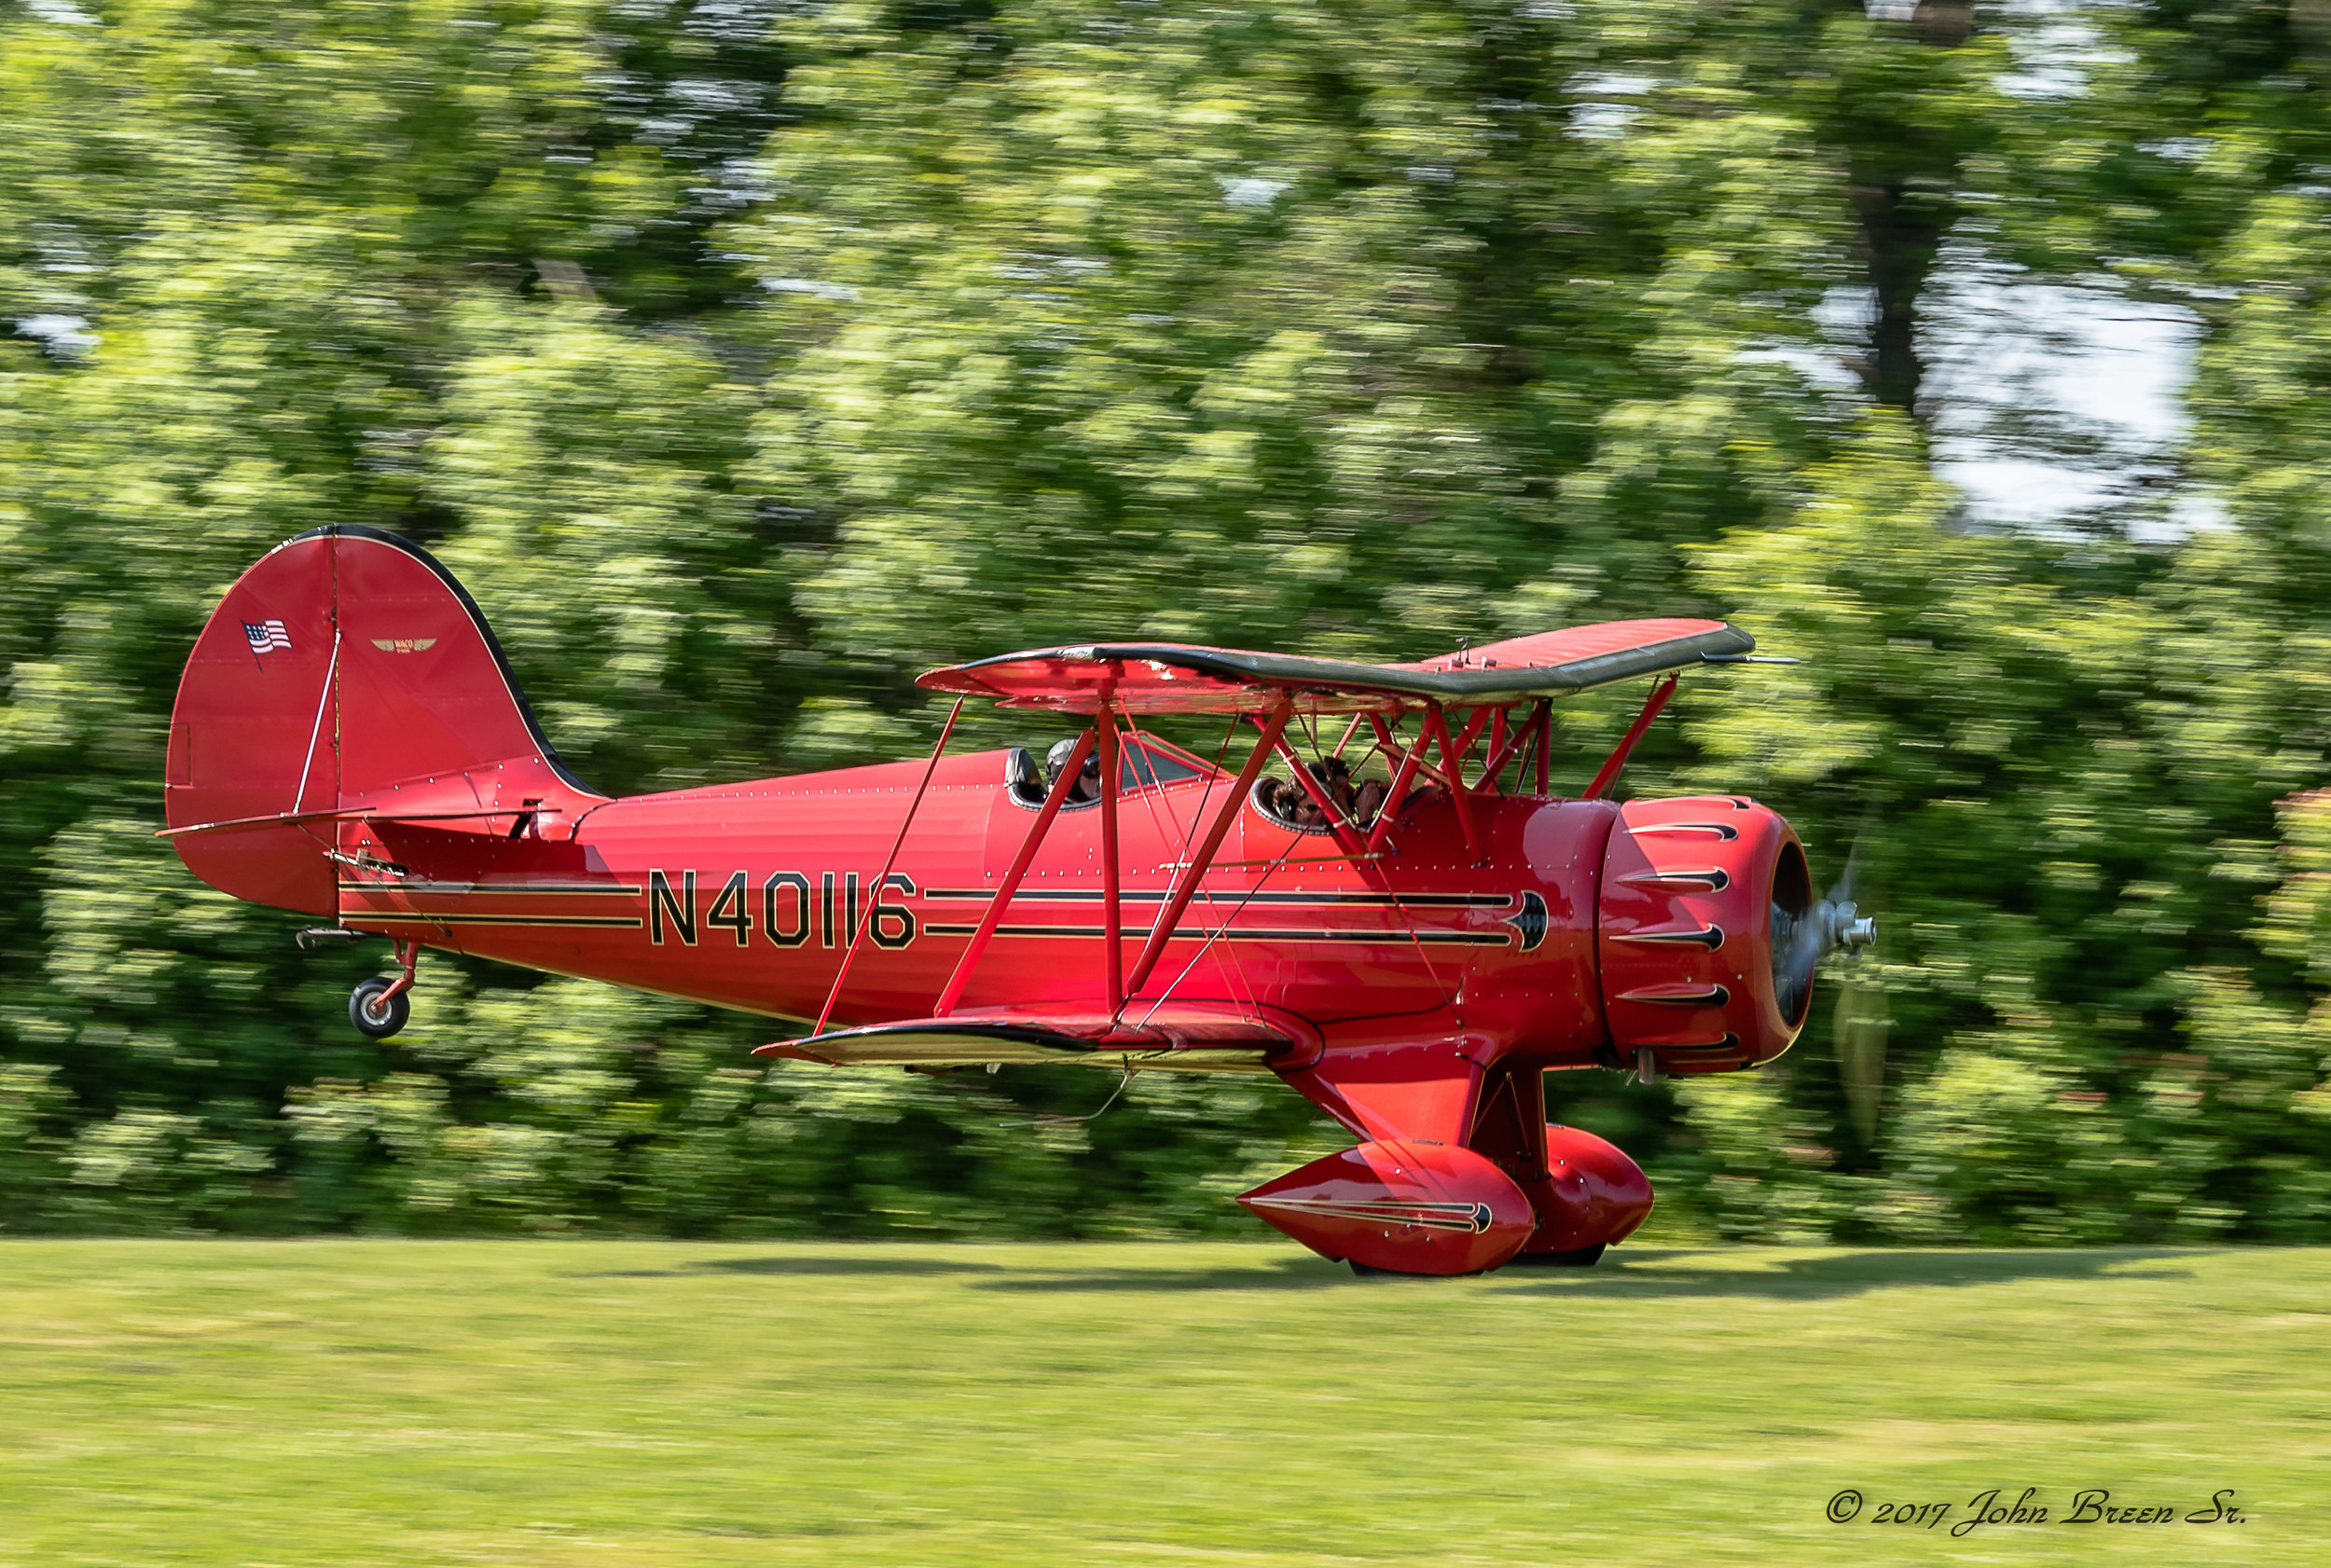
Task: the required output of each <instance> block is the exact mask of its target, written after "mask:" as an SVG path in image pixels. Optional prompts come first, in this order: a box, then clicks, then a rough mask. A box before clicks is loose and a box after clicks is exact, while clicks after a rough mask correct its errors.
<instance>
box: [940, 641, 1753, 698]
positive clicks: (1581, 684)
mask: <svg viewBox="0 0 2331 1568" xmlns="http://www.w3.org/2000/svg"><path fill="white" fill-rule="evenodd" d="M1756 645H1757V640H1756V639H1755V638H1753V637H1751V636H1749V635H1748V634H1747V633H1746V632H1745V631H1742V630H1741V629H1740V628H1739V627H1738V626H1731V625H1728V624H1727V623H1725V622H1722V621H1687V620H1661V621H1608V622H1605V623H1603V624H1602V625H1599V626H1571V627H1569V628H1567V629H1566V630H1563V631H1551V632H1541V633H1539V634H1538V635H1537V636H1535V637H1519V638H1515V639H1513V640H1510V641H1506V642H1493V643H1490V644H1488V645H1487V646H1485V647H1481V648H1474V649H1469V650H1467V651H1466V652H1464V653H1447V654H1443V655H1441V657H1439V658H1435V659H1426V660H1422V661H1420V662H1418V663H1415V664H1398V665H1370V664H1358V663H1354V662H1352V661H1350V660H1345V659H1309V658H1300V657H1296V656H1293V655H1290V654H1286V653H1250V652H1248V651H1246V650H1244V649H1238V648H1201V647H1196V646H1193V645H1191V644H1188V643H1179V642H1100V643H1093V644H1090V645H1088V646H1084V647H1078V648H1039V649H1033V650H1030V651H1028V652H1026V653H1004V654H1001V655H1000V656H998V657H995V658H991V659H976V660H973V661H972V663H970V664H962V665H950V666H948V667H945V668H944V669H934V670H931V672H930V673H929V674H927V675H925V676H923V677H922V678H921V679H920V680H919V681H917V682H916V683H917V685H920V686H923V687H925V688H927V689H929V690H931V691H935V692H959V693H962V694H965V695H971V696H987V697H994V698H996V699H997V700H998V701H1000V703H1001V704H1002V705H1003V706H1004V707H1006V708H1054V709H1056V710H1058V711H1061V712H1065V713H1091V712H1093V711H1095V710H1096V709H1097V708H1098V706H1099V704H1100V700H1101V695H1102V693H1103V691H1104V690H1106V691H1107V692H1108V693H1109V700H1110V704H1111V705H1112V706H1113V707H1114V708H1117V709H1118V710H1119V711H1121V712H1126V713H1239V712H1248V711H1254V710H1259V709H1262V708H1271V707H1274V706H1276V704H1277V702H1278V701H1279V699H1280V698H1281V697H1282V696H1286V697H1291V698H1293V699H1294V701H1295V704H1296V706H1297V707H1298V708H1302V709H1303V711H1305V712H1312V713H1364V712H1371V711H1383V710H1386V709H1390V708H1400V707H1401V706H1403V705H1406V704H1410V703H1415V702H1419V701H1425V700H1432V701H1439V702H1445V703H1465V704H1472V705H1480V704H1485V703H1486V704H1500V703H1510V702H1520V701H1524V700H1526V699H1528V698H1531V697H1541V696H1563V695H1568V694H1570V693H1572V692H1583V691H1587V690H1589V689H1590V688H1593V687H1595V686H1605V685H1608V684H1610V683H1611V682H1612V681H1625V680H1629V679H1631V678H1633V677H1635V676H1638V675H1656V674H1658V673H1659V672H1660V671H1662V670H1669V669H1680V668H1683V667H1685V666H1688V665H1696V664H1700V663H1702V662H1703V661H1704V660H1706V659H1709V658H1721V657H1725V656H1732V655H1738V654H1742V653H1748V652H1749V651H1750V650H1752V649H1754V648H1755V647H1756Z"/></svg>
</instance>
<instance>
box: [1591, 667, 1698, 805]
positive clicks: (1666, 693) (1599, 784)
mask: <svg viewBox="0 0 2331 1568" xmlns="http://www.w3.org/2000/svg"><path fill="white" fill-rule="evenodd" d="M1674 695H1676V678H1675V677H1674V676H1672V675H1671V676H1669V677H1668V678H1667V679H1666V680H1664V681H1661V682H1660V683H1659V684H1658V685H1656V686H1654V687H1652V688H1651V695H1649V696H1648V697H1645V698H1644V699H1643V711H1642V712H1640V713H1638V714H1636V715H1635V716H1634V723H1632V724H1629V725H1628V726H1627V733H1626V734H1625V735H1623V736H1621V737H1620V740H1619V744H1618V746H1617V747H1615V748H1614V749H1613V750H1612V751H1611V754H1610V755H1609V756H1608V757H1607V758H1606V759H1605V760H1604V762H1603V765H1602V766H1601V767H1600V768H1598V769H1596V770H1595V774H1594V782H1593V783H1592V784H1589V785H1588V786H1587V787H1586V793H1585V794H1583V795H1580V796H1579V799H1580V800H1589V801H1591V800H1600V799H1602V796H1603V791H1606V790H1607V789H1609V788H1610V787H1611V786H1612V785H1613V784H1616V783H1618V782H1619V770H1620V769H1621V768H1622V767H1625V766H1626V765H1627V757H1628V755H1629V754H1630V753H1631V752H1633V751H1634V743H1635V742H1636V741H1638V740H1641V739H1642V738H1643V732H1644V731H1645V730H1648V729H1649V728H1650V727H1651V721H1652V720H1654V719H1656V718H1658V717H1659V716H1660V709H1661V708H1665V707H1666V706H1667V699H1668V698H1669V697H1672V696H1674Z"/></svg>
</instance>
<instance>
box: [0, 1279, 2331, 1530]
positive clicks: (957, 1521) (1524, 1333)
mask: <svg viewBox="0 0 2331 1568" xmlns="http://www.w3.org/2000/svg"><path fill="white" fill-rule="evenodd" d="M2327 1297H2331V1251H2324V1250H2305V1251H2302V1250H2286V1251H2284V1250H2278V1251H2238V1250H2178V1251H2170V1250H2141V1251H2140V1250H2115V1251H2083V1252H2045V1251H2031V1252H1897V1251H1884V1252H1878V1251H1860V1252H1857V1251H1849V1250H1839V1249H1761V1248H1759V1249H1706V1250H1673V1249H1670V1250H1659V1249H1648V1248H1647V1249H1641V1250H1636V1249H1626V1248H1622V1249H1620V1250H1619V1251H1616V1252H1614V1253H1613V1254H1612V1255H1611V1256H1610V1257H1609V1258H1608V1259H1606V1260H1605V1262H1604V1264H1603V1266H1602V1267H1600V1268H1598V1269H1595V1270H1593V1271H1589V1272H1570V1271H1560V1272H1519V1271H1510V1272H1506V1273H1502V1274H1497V1275H1493V1276H1491V1277H1489V1278H1486V1279H1477V1280H1452V1281H1409V1280H1390V1281H1358V1280H1354V1279H1352V1278H1351V1277H1350V1276H1349V1275H1348V1274H1346V1273H1345V1272H1343V1271H1342V1270H1340V1269H1337V1268H1334V1267H1332V1266H1331V1265H1329V1264H1326V1263H1323V1262H1320V1261H1318V1260H1317V1259H1312V1258H1310V1257H1309V1256H1308V1255H1306V1254H1303V1253H1300V1252H1298V1251H1296V1250H1295V1249H1293V1248H1292V1247H1290V1246H1284V1245H1106V1246H1104V1245H1092V1246H1075V1245H1067V1246H1036V1245H1012V1246H993V1247H977V1246H939V1245H930V1246H919V1245H865V1246H854V1245H838V1244H836V1245H722V1246H697V1245H679V1244H669V1243H629V1242H605V1243H599V1242H507V1243H504V1242H457V1243H432V1242H366V1241H314V1242H289V1243H244V1242H217V1241H183V1242H180V1241H169V1242H118V1241H108V1242H30V1241H26V1242H9V1243H0V1563H5V1564H7V1565H9V1568H15V1565H19V1564H23V1565H34V1564H37V1565H39V1568H51V1565H58V1564H84V1563H89V1564H94V1563H221V1564H266V1563H277V1564H286V1565H297V1568H308V1565H311V1564H335V1565H337V1564H360V1563H361V1564H370V1563H448V1564H452V1563H479V1562H486V1563H517V1564H538V1563H561V1564H563V1563H586V1564H607V1565H625V1568H628V1565H631V1564H667V1563H716V1564H727V1563H739V1564H742V1563H754V1564H761V1563H790V1562H816V1563H836V1564H898V1565H909V1564H947V1563H1008V1564H1015V1565H1017V1564H1031V1565H1034V1564H1076V1565H1079V1568H1088V1565H1091V1564H1107V1563H1128V1564H1131V1563H1144V1562H1169V1563H1205V1562H1221V1563H1238V1564H1247V1563H1255V1564H1278V1563H1289V1564H1292V1563H1303V1564H1310V1563H1330V1562H1386V1563H1391V1562H1399V1563H1403V1564H1407V1563H1444V1562H1445V1563H1515V1564H1530V1565H1533V1568H1536V1565H1540V1564H1550V1563H1569V1562H1574V1561H1580V1562H1600V1563H1614V1564H1626V1563H1675V1564H1690V1565H1692V1568H1714V1565H1720V1564H1727V1563H1790V1564H1797V1563H1818V1562H1839V1563H1855V1564H1860V1563H1869V1562H1897V1561H1916V1562H1924V1561H1934V1562H2010V1563H2025V1562H2035V1563H2047V1562H2065V1563H2073V1562H2079V1563H2091V1562H2095V1561H2100V1560H2103V1559H2104V1558H2105V1557H2106V1555H2107V1554H2108V1553H2109V1555H2110V1560H2111V1561H2113V1562H2115V1564H2116V1565H2117V1568H2118V1565H2120V1564H2139V1563H2155V1562H2196V1563H2199V1562H2212V1563H2252V1562H2257V1563H2308V1564H2315V1563H2320V1562H2324V1561H2331V1495H2327V1493H2331V1469H2326V1465H2325V1460H2326V1456H2327V1451H2331V1410H2326V1407H2325V1403H2324V1390H2325V1388H2326V1385H2331V1376H2327V1375H2326V1367H2325V1352H2326V1351H2327V1350H2331V1332H2327V1330H2331V1313H2327V1312H2326V1309H2325V1301H2326V1298H2327ZM2024 1486H2032V1487H2035V1488H2037V1489H2038V1492H2039V1494H2040V1500H2041V1501H2044V1502H2046V1503H2048V1504H2049V1505H2051V1506H2056V1507H2057V1508H2058V1509H2059V1511H2060V1512H2061V1509H2062V1505H2063V1504H2064V1503H2065V1502H2067V1501H2068V1500H2069V1498H2070V1496H2071V1493H2072V1492H2074V1491H2075V1490H2076V1489H2078V1488H2083V1487H2103V1488H2109V1489H2110V1490H2111V1492H2112V1493H2113V1498H2114V1502H2115V1504H2116V1505H2118V1504H2120V1503H2123V1502H2127V1503H2135V1504H2142V1503H2152V1502H2163V1503H2170V1504H2174V1505H2177V1506H2178V1509H2179V1511H2180V1512H2181V1513H2182V1512H2185V1511H2186V1510H2188V1509H2191V1508H2194V1507H2198V1506H2201V1505H2202V1504H2203V1503H2204V1502H2205V1500H2206V1499H2208V1497H2209V1496H2210V1494H2211V1493H2212V1492H2215V1491H2217V1490H2219V1489H2221V1488H2232V1489H2234V1490H2235V1492H2237V1493H2238V1503H2239V1506H2241V1508H2242V1509H2243V1510H2244V1511H2245V1512H2246V1513H2247V1514H2248V1515H2249V1516H2250V1518H2249V1520H2248V1522H2245V1523H2242V1524H2239V1525H2212V1526H2203V1525H2193V1524H2186V1523H2183V1522H2179V1523H2174V1524H2168V1525H2152V1526H2132V1527H2122V1528H2111V1527H2103V1526H2087V1527H2080V1526H2070V1525H2062V1524H2050V1525H2048V1526H2044V1527H2032V1528H2021V1529H2013V1528H2007V1527H1993V1528H1988V1529H1983V1530H1979V1531H1977V1532H1975V1533H1973V1534H1969V1535H1966V1536H1965V1537H1961V1538H1953V1537H1952V1536H1951V1535H1950V1534H1948V1530H1949V1528H1950V1523H1955V1522H1957V1521H1958V1520H1960V1519H1963V1518H1964V1517H1965V1503H1966V1501H1967V1500H1968V1499H1969V1498H1970V1497H1971V1496H1972V1495H1973V1494H1974V1493H1976V1492H1980V1491H1982V1490H1984V1489H1987V1488H1991V1487H2004V1488H2007V1489H2008V1490H2009V1492H2010V1493H2011V1494H2012V1492H2015V1491H2017V1490H2020V1489H2021V1488H2022V1487H2024ZM1846 1487H1852V1488H1855V1489H1857V1490H1858V1491H1860V1492H1862V1493H1863V1494H1864V1495H1865V1496H1866V1497H1867V1498H1868V1499H1869V1509H1872V1510H1874V1508H1875V1507H1876V1506H1877V1505H1879V1504H1881V1503H1883V1502H1887V1501H1902V1502H1949V1503H1952V1504H1955V1505H1959V1506H1956V1507H1954V1508H1953V1509H1952V1514H1951V1519H1950V1522H1949V1523H1946V1525H1945V1526H1944V1528H1943V1529H1941V1530H1931V1531H1915V1530H1902V1529H1898V1528H1887V1527H1882V1526H1877V1525H1874V1524H1872V1523H1870V1522H1869V1518H1870V1513H1869V1512H1868V1511H1866V1512H1865V1513H1864V1515H1863V1519H1862V1520H1861V1521H1860V1522H1856V1523H1854V1524H1849V1525H1836V1524H1831V1523H1828V1522H1827V1520H1825V1519H1824V1517H1823V1509H1824V1505H1825V1503H1826V1502H1827V1500H1828V1498H1829V1497H1830V1495H1831V1494H1832V1493H1834V1492H1838V1491H1839V1490H1840V1489H1841V1488H1846Z"/></svg>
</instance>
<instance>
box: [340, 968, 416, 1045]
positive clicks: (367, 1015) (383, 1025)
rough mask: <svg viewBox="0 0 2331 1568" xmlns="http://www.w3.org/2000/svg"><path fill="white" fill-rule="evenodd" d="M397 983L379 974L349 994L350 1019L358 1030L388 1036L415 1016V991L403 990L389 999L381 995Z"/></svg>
mask: <svg viewBox="0 0 2331 1568" xmlns="http://www.w3.org/2000/svg"><path fill="white" fill-rule="evenodd" d="M394 983H395V982H394V981H392V980H390V979H389V978H388V977H387V976H386V975H378V974H376V975H374V976H373V977H372V978H371V979H370V980H367V981H364V982H362V983H359V984H358V985H357V987H356V989H354V990H353V991H351V992H350V993H349V994H348V1021H349V1022H350V1023H351V1024H353V1025H356V1032H357V1033H358V1034H361V1035H368V1036H370V1037H371V1038H374V1039H387V1038H389V1037H390V1036H391V1035H393V1034H394V1033H396V1032H397V1031H398V1030H399V1029H402V1028H403V1027H405V1025H406V1021H407V1020H408V1019H410V1018H411V1017H412V1016H413V997H412V993H411V992H409V991H399V992H398V993H397V994H396V995H395V996H393V997H387V999H386V1000H385V1001H384V1000H382V999H381V998H382V997H385V996H387V992H388V989H389V987H390V986H391V985H393V984H394Z"/></svg>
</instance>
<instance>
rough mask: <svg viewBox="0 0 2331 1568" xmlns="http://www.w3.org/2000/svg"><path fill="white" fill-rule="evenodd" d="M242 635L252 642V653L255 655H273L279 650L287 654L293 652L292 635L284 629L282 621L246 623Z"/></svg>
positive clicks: (243, 625)
mask: <svg viewBox="0 0 2331 1568" xmlns="http://www.w3.org/2000/svg"><path fill="white" fill-rule="evenodd" d="M242 635H243V636H245V637H247V638H249V639H250V640H251V651H252V652H253V653H273V652H274V651H275V650H277V649H279V648H280V649H282V650H283V652H284V653H290V652H291V633H289V632H287V631H285V630H284V629H283V622H281V621H259V622H251V621H245V622H244V623H243V624H242Z"/></svg>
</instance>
